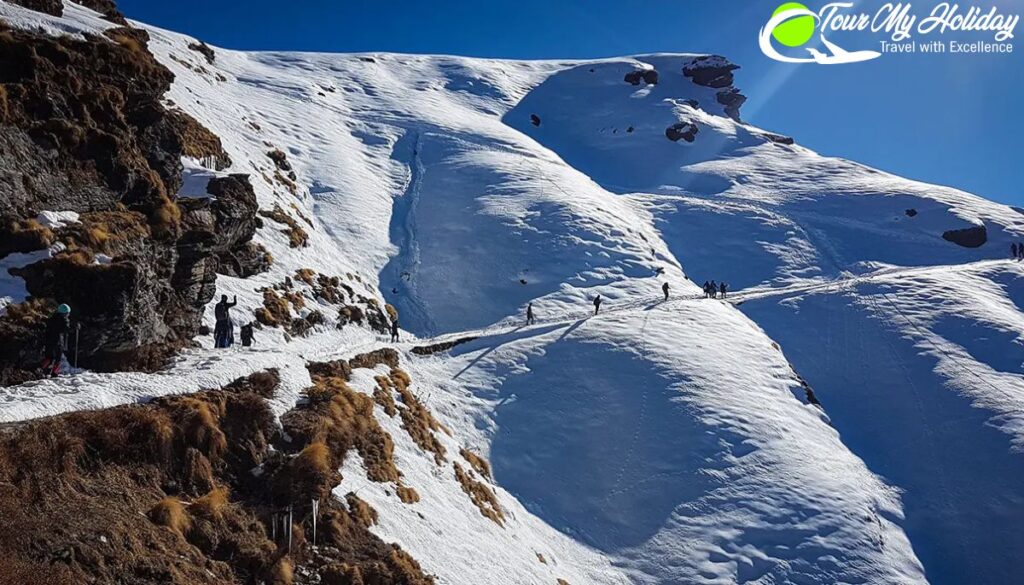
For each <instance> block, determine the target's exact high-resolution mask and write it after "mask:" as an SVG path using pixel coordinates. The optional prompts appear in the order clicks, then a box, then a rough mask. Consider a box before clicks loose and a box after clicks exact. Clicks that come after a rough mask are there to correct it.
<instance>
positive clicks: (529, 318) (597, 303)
mask: <svg viewBox="0 0 1024 585" xmlns="http://www.w3.org/2000/svg"><path fill="white" fill-rule="evenodd" d="M1021 250H1022V252H1024V244H1022V245H1021ZM728 291H729V286H728V285H727V284H725V283H724V282H722V283H718V284H716V283H715V281H713V280H711V281H705V282H704V298H709V299H719V298H721V299H724V298H725V295H726V293H728ZM661 292H662V294H664V295H665V300H666V301H667V300H668V297H669V285H668V283H667V282H665V283H662V285H661ZM592 302H593V304H594V314H595V315H597V314H599V313H600V312H601V303H603V302H604V298H603V297H601V295H600V294H597V295H595V296H594V300H593V301H592ZM536 322H537V316H536V314H535V313H534V311H533V302H530V303H529V304H528V305H526V324H527V325H533V324H534V323H536Z"/></svg>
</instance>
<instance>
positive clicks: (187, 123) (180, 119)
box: [168, 110, 231, 171]
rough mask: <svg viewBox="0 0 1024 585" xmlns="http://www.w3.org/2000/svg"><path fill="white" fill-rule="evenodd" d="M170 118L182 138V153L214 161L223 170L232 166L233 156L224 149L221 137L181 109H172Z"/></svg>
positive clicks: (207, 161) (216, 166) (197, 158)
mask: <svg viewBox="0 0 1024 585" xmlns="http://www.w3.org/2000/svg"><path fill="white" fill-rule="evenodd" d="M168 119H169V121H170V122H171V124H172V125H173V126H174V127H175V130H176V133H177V135H178V136H179V138H180V140H181V149H182V153H183V154H184V155H185V156H188V157H192V158H194V159H196V160H200V161H204V162H205V163H212V164H211V165H210V166H213V168H215V169H217V170H218V171H222V170H224V169H226V168H228V167H230V166H231V157H230V156H228V153H227V152H226V151H225V150H224V145H223V144H221V141H220V137H219V136H217V135H216V134H214V133H213V132H211V131H210V130H209V129H207V128H206V126H203V125H202V124H200V123H199V122H198V121H197V120H196V119H195V118H193V117H192V116H190V115H189V114H187V113H185V112H183V111H181V110H170V111H169V112H168Z"/></svg>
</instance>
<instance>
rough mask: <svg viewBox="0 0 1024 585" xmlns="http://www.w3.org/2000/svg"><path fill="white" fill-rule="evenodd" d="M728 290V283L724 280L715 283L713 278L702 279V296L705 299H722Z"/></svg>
mask: <svg viewBox="0 0 1024 585" xmlns="http://www.w3.org/2000/svg"><path fill="white" fill-rule="evenodd" d="M728 292H729V285H727V284H725V283H724V282H720V283H718V284H715V281H713V280H705V281H704V298H705V299H724V298H725V295H726V294H727V293H728Z"/></svg>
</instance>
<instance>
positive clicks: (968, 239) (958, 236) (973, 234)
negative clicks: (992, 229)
mask: <svg viewBox="0 0 1024 585" xmlns="http://www.w3.org/2000/svg"><path fill="white" fill-rule="evenodd" d="M942 239H944V240H946V241H947V242H953V243H954V244H956V245H958V246H963V247H965V248H977V247H980V246H981V245H983V244H984V243H985V242H987V241H988V231H987V230H986V229H985V226H983V225H980V226H974V227H969V228H963V229H959V230H948V231H946V232H943V234H942Z"/></svg>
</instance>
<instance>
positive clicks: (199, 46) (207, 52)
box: [188, 41, 217, 65]
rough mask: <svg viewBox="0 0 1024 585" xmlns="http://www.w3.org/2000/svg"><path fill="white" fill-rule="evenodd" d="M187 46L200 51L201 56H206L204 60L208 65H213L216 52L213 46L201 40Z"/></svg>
mask: <svg viewBox="0 0 1024 585" xmlns="http://www.w3.org/2000/svg"><path fill="white" fill-rule="evenodd" d="M188 48H189V49H192V50H193V51H196V52H197V53H202V55H203V57H205V58H206V62H207V63H209V64H210V65H213V62H214V60H216V58H217V54H216V53H214V52H213V48H211V47H210V45H207V44H206V43H204V42H202V41H199V42H198V43H189V45H188Z"/></svg>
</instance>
